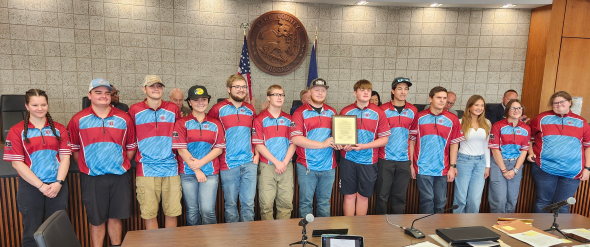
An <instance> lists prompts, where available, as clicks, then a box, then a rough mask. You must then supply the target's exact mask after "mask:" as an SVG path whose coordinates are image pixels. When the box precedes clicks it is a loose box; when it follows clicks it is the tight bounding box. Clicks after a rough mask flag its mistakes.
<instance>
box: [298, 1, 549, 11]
mask: <svg viewBox="0 0 590 247" xmlns="http://www.w3.org/2000/svg"><path fill="white" fill-rule="evenodd" d="M287 1H294V2H310V3H311V2H313V3H329V4H341V5H355V3H356V2H358V1H349V0H287ZM368 2H369V3H368V4H367V5H366V6H410V7H429V6H428V5H430V4H431V3H440V4H442V6H440V7H447V8H459V7H462V8H501V7H502V6H503V5H505V4H509V3H510V4H514V5H516V6H515V8H519V9H530V8H536V7H541V6H544V5H548V4H551V3H552V2H553V1H552V0H412V1H408V0H368Z"/></svg>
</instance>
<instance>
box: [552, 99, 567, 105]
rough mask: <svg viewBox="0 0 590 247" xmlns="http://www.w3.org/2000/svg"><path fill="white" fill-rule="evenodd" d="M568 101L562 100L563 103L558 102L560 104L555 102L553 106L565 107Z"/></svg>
mask: <svg viewBox="0 0 590 247" xmlns="http://www.w3.org/2000/svg"><path fill="white" fill-rule="evenodd" d="M567 101H568V100H562V101H558V102H553V106H557V105H565V102H567Z"/></svg>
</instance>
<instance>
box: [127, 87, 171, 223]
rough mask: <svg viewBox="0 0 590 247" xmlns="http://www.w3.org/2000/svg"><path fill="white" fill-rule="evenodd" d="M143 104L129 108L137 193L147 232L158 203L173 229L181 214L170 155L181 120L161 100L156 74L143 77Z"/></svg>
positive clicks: (162, 89)
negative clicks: (176, 127)
mask: <svg viewBox="0 0 590 247" xmlns="http://www.w3.org/2000/svg"><path fill="white" fill-rule="evenodd" d="M142 90H143V92H144V93H145V95H146V96H147V97H146V98H145V99H144V100H143V101H141V102H139V103H136V104H133V105H132V106H131V107H130V108H129V115H130V116H131V119H133V122H134V123H135V133H136V136H137V147H138V149H139V152H137V155H135V162H136V163H137V170H136V171H137V172H136V176H137V178H136V183H135V185H136V187H137V189H136V192H137V201H138V202H139V209H140V211H141V218H143V219H144V220H145V228H146V229H148V230H149V229H158V219H157V218H156V216H158V209H159V206H160V201H161V202H162V209H163V211H164V214H165V215H166V220H165V223H164V224H165V227H167V228H168V227H176V224H177V219H176V217H177V216H179V215H180V214H181V213H182V206H181V204H180V200H181V198H182V189H181V186H180V176H179V175H178V164H177V161H176V155H175V154H174V152H172V132H173V131H174V123H175V122H176V119H178V118H180V117H181V115H180V111H179V109H178V106H176V104H174V103H170V102H168V101H164V100H162V96H163V95H164V83H163V82H162V80H161V79H160V77H159V76H157V75H146V76H145V79H144V81H143V87H142Z"/></svg>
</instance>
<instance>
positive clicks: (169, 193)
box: [135, 175, 182, 220]
mask: <svg viewBox="0 0 590 247" xmlns="http://www.w3.org/2000/svg"><path fill="white" fill-rule="evenodd" d="M135 186H136V187H137V189H136V192H137V201H138V202H139V211H141V218H144V219H146V220H149V219H153V218H156V216H158V208H159V206H160V201H161V202H162V209H163V210H164V214H165V215H166V216H170V217H175V216H179V215H180V214H182V205H181V204H180V199H181V198H182V187H181V186H180V176H179V175H176V176H172V177H137V178H136V180H135Z"/></svg>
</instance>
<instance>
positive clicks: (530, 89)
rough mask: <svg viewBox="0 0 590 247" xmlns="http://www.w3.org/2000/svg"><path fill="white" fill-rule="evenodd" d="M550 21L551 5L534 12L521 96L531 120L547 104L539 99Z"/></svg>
mask: <svg viewBox="0 0 590 247" xmlns="http://www.w3.org/2000/svg"><path fill="white" fill-rule="evenodd" d="M550 21H551V5H547V6H543V7H539V8H535V9H533V10H532V13H531V24H530V28H529V40H528V45H527V55H526V62H525V67H524V79H523V85H522V96H521V98H522V102H523V105H524V106H525V108H526V115H527V116H528V117H530V118H531V119H532V118H534V117H535V116H537V114H538V113H539V112H540V111H541V109H545V108H546V106H545V104H543V103H540V101H539V97H540V96H541V90H542V88H543V87H542V85H543V74H544V69H545V57H546V55H547V35H548V33H549V25H550Z"/></svg>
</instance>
